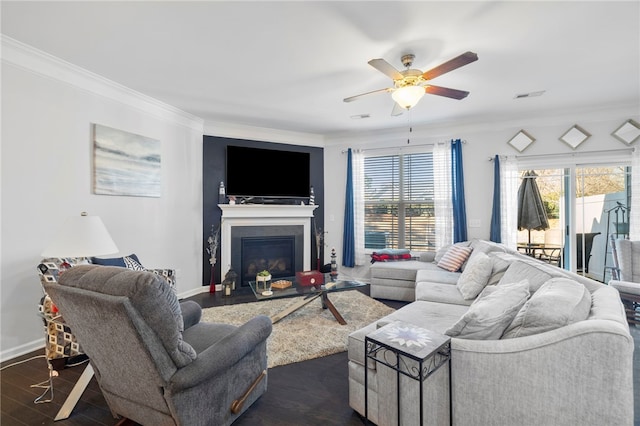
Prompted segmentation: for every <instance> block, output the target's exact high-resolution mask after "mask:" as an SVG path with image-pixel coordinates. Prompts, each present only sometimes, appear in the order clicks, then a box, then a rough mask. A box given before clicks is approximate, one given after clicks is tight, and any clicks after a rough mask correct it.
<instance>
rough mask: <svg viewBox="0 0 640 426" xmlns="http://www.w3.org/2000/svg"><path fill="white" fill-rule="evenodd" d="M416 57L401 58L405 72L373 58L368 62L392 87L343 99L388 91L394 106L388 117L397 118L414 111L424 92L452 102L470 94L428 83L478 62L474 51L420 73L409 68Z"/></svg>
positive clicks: (347, 99)
mask: <svg viewBox="0 0 640 426" xmlns="http://www.w3.org/2000/svg"><path fill="white" fill-rule="evenodd" d="M414 59H415V55H413V54H411V53H409V54H406V55H403V56H402V58H401V61H402V65H404V66H405V67H406V70H404V71H398V70H397V69H395V67H393V65H391V64H389V63H388V62H387V61H385V60H384V59H372V60H370V61H369V62H368V63H369V65H371V66H372V67H374V68H375V69H377V70H378V71H380V72H381V73H383V74H385V75H386V76H388V77H390V78H391V79H392V80H393V83H394V87H387V88H385V89H379V90H374V91H372V92H367V93H362V94H360V95H355V96H350V97H348V98H344V102H352V101H355V100H356V99H358V98H360V97H361V96H366V95H371V94H374V93H381V92H387V93H389V92H391V97H392V98H393V100H394V101H395V105H394V108H393V111H392V113H391V115H400V114H402V112H403V111H404V110H405V109H406V110H409V109H411V108H413V107H414V106H415V105H416V104H417V103H418V101H419V100H420V99H421V98H422V96H423V95H424V94H425V93H429V94H431V95H438V96H444V97H447V98H452V99H458V100H460V99H464V98H465V97H467V95H468V94H469V92H466V91H464V90H457V89H450V88H448V87H441V86H434V85H432V84H428V83H427V82H428V81H429V80H431V79H433V78H436V77H438V76H440V75H442V74H444V73H447V72H449V71H453V70H455V69H457V68H460V67H462V66H464V65H467V64H470V63H471V62H475V61H477V60H478V55H477V54H475V53H473V52H465V53H463V54H462V55H459V56H456V57H455V58H453V59H451V60H449V61H447V62H444V63H443V64H440V65H438V66H437V67H435V68H432V69H430V70H428V71H425V72H422V71H420V70H418V69H412V68H411V65H412V64H413V60H414Z"/></svg>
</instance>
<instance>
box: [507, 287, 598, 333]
mask: <svg viewBox="0 0 640 426" xmlns="http://www.w3.org/2000/svg"><path fill="white" fill-rule="evenodd" d="M590 311H591V293H589V290H587V289H586V288H585V286H583V285H582V284H580V283H578V282H576V281H573V280H571V279H568V278H552V279H550V280H549V281H547V282H546V283H545V284H543V285H542V286H541V287H540V288H539V289H538V291H536V292H535V293H534V294H533V296H531V298H530V299H529V300H528V301H527V303H525V304H524V306H523V307H522V309H520V311H519V312H518V315H516V317H515V319H514V320H513V322H512V323H511V324H510V325H509V327H507V329H506V330H505V332H504V335H503V336H502V337H503V338H505V339H509V338H514V337H523V336H529V335H532V334H539V333H544V332H545V331H550V330H554V329H556V328H560V327H564V326H565V325H569V324H572V323H574V322H578V321H582V320H585V319H587V317H588V316H589V312H590Z"/></svg>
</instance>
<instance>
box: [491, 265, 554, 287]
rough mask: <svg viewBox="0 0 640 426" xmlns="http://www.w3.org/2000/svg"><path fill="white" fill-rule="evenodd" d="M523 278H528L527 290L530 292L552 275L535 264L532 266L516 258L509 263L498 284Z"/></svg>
mask: <svg viewBox="0 0 640 426" xmlns="http://www.w3.org/2000/svg"><path fill="white" fill-rule="evenodd" d="M525 278H526V279H527V280H529V290H530V291H531V293H535V292H536V291H538V289H539V288H540V286H541V285H542V284H544V283H546V282H547V281H549V280H550V279H551V278H552V277H551V275H549V274H548V273H547V272H546V271H544V270H543V269H542V268H540V267H539V266H537V265H535V266H534V265H532V264H529V263H525V262H523V261H521V260H516V261H515V262H512V263H511V265H509V267H508V268H507V270H506V271H505V273H504V275H503V276H502V278H501V279H500V282H499V283H498V285H503V284H507V283H513V282H517V281H520V280H523V279H525Z"/></svg>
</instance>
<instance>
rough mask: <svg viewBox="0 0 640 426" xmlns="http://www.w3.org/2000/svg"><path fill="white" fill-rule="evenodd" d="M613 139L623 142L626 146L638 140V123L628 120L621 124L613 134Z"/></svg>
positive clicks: (639, 126) (639, 127)
mask: <svg viewBox="0 0 640 426" xmlns="http://www.w3.org/2000/svg"><path fill="white" fill-rule="evenodd" d="M611 134H612V135H613V137H614V138H616V139H618V140H619V141H620V142H624V143H626V144H627V145H631V144H632V143H634V142H635V141H636V140H638V138H640V123H638V122H637V121H635V120H632V119H629V120H627V121H625V122H624V123H622V125H620V127H618V128H617V129H616V130H615V131H614V132H613V133H611Z"/></svg>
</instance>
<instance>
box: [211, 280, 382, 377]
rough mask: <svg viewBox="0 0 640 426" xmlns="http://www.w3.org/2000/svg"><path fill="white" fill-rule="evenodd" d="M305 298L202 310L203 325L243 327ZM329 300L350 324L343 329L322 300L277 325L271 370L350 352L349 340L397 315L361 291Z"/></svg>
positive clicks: (271, 346) (269, 345)
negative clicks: (216, 324)
mask: <svg viewBox="0 0 640 426" xmlns="http://www.w3.org/2000/svg"><path fill="white" fill-rule="evenodd" d="M300 299H301V297H292V298H284V299H273V300H265V301H261V302H252V303H240V304H235V305H225V306H217V307H213V308H206V309H203V310H202V321H206V322H221V323H226V324H234V325H241V324H244V323H245V322H247V321H248V320H249V319H251V318H253V317H254V316H256V315H261V314H262V315H266V316H268V317H270V316H272V315H274V314H277V313H278V312H281V311H283V310H284V309H285V308H286V307H287V306H289V305H291V304H293V303H296V302H297V301H299V300H300ZM329 300H331V301H332V302H333V304H334V305H335V307H336V309H337V310H338V312H340V314H341V315H342V317H343V318H344V319H345V321H346V322H347V325H340V324H339V323H338V321H336V319H335V318H334V317H333V315H332V314H331V312H330V311H329V310H328V309H322V302H321V300H320V299H319V298H318V299H316V300H314V301H312V302H310V303H308V304H307V305H305V306H304V307H302V308H300V309H298V310H297V311H295V312H293V313H291V314H289V315H288V316H287V317H285V318H283V319H281V320H280V321H278V322H277V323H275V324H274V325H273V332H272V333H271V336H269V339H268V340H267V356H268V366H269V367H276V366H278V365H285V364H291V363H294V362H299V361H305V360H308V359H313V358H319V357H322V356H327V355H331V354H335V353H338V352H344V351H346V350H347V338H348V336H349V334H350V333H351V332H353V331H355V330H358V329H360V328H362V327H364V326H365V325H367V324H370V323H372V322H374V321H376V320H378V319H380V318H382V317H384V316H386V315H388V314H390V313H391V312H393V311H394V309H393V308H390V307H388V306H387V305H385V304H384V303H381V302H378V301H377V300H374V299H372V298H370V297H369V296H366V295H364V294H362V293H361V292H359V291H357V290H350V291H342V292H335V293H330V294H329Z"/></svg>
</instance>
